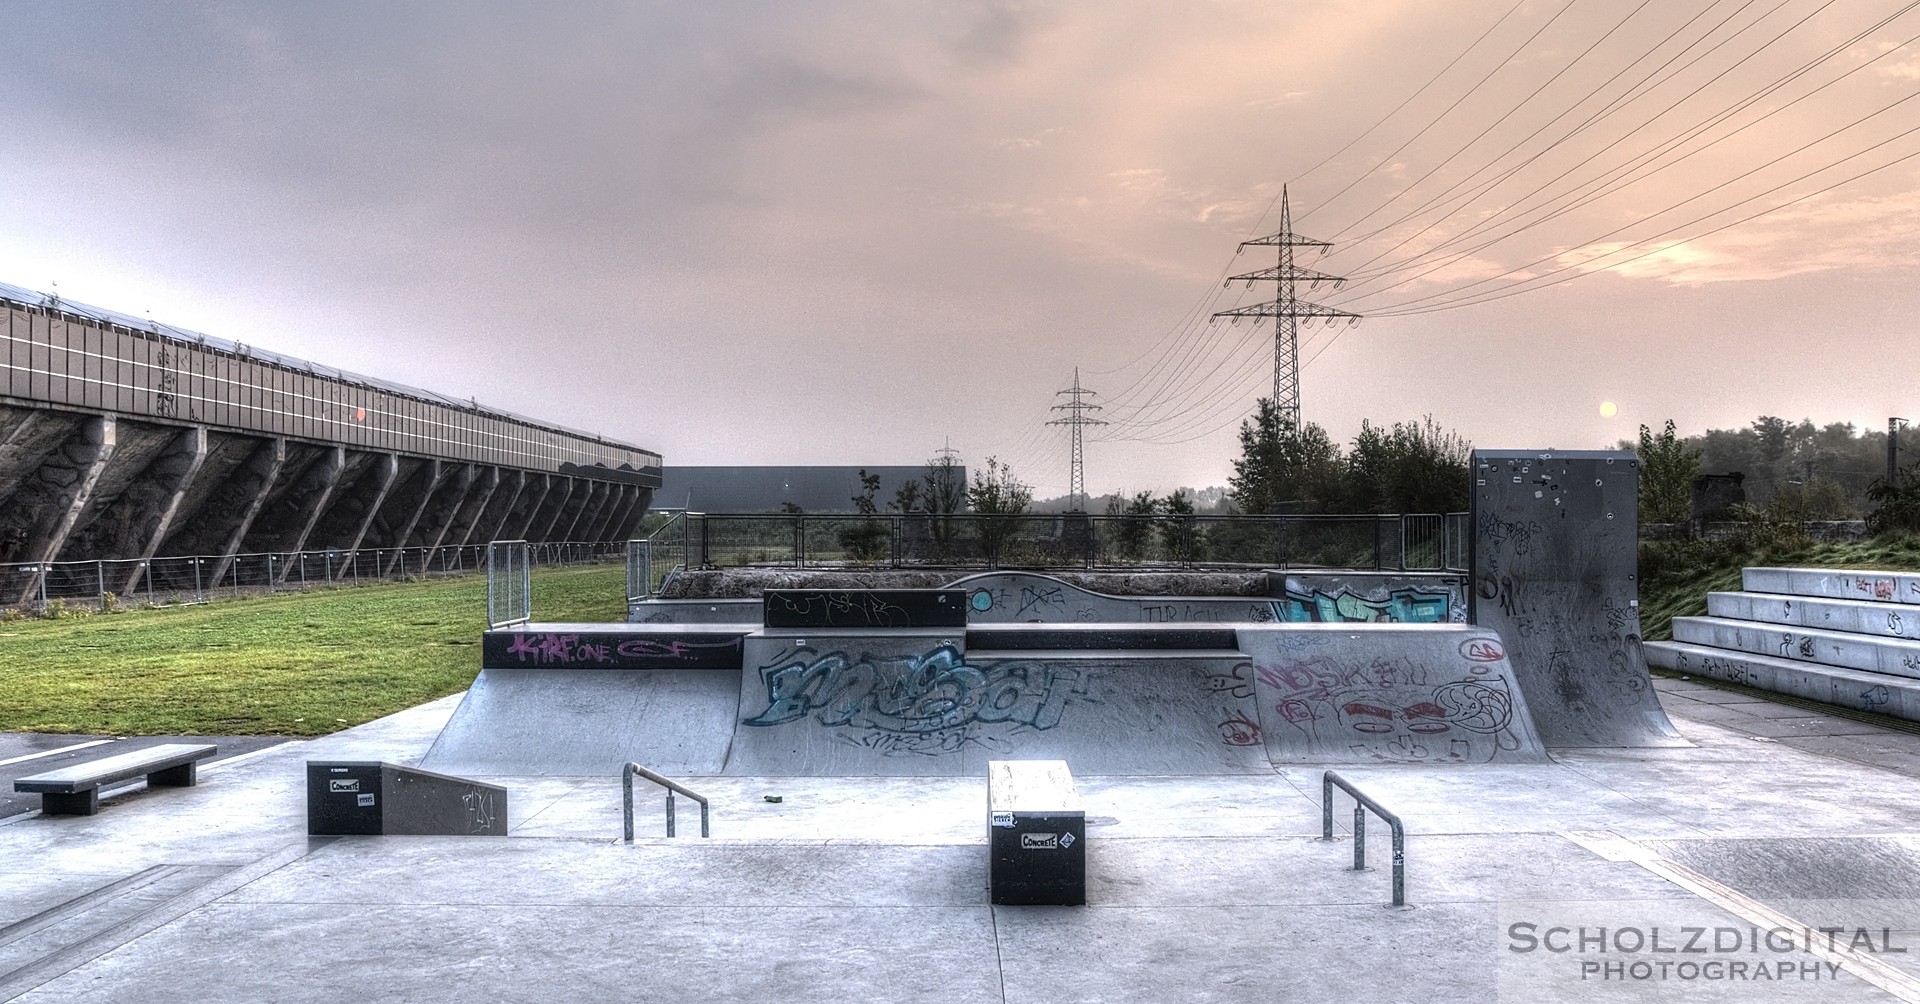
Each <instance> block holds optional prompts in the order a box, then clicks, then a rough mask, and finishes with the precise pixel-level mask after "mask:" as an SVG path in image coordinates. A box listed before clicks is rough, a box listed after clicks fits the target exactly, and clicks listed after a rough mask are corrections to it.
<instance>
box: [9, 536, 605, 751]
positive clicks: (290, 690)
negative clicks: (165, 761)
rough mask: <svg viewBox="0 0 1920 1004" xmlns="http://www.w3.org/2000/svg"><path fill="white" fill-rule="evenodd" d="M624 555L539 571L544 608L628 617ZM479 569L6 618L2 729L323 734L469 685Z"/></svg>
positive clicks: (481, 621)
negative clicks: (608, 561) (420, 578)
mask: <svg viewBox="0 0 1920 1004" xmlns="http://www.w3.org/2000/svg"><path fill="white" fill-rule="evenodd" d="M623 576H624V569H623V568H622V567H621V566H619V565H596V566H591V567H584V568H557V569H537V570H535V572H534V576H533V612H534V616H535V617H537V618H538V619H540V620H551V621H615V620H622V619H624V618H625V616H626V611H625V604H624V602H623V599H622V597H623V596H624V595H625V593H624V578H623ZM486 597H487V583H486V578H485V577H484V576H479V575H470V576H462V577H460V578H454V579H440V580H431V581H426V582H416V583H396V584H390V585H369V586H359V587H353V588H341V589H329V590H316V591H311V592H304V593H281V594H278V595H273V596H264V597H256V598H250V599H236V600H225V601H220V602H215V603H208V604H202V605H197V606H178V607H162V608H156V609H147V610H129V611H126V612H123V613H116V614H94V615H91V616H80V617H66V618H61V619H58V620H17V621H8V622H5V623H0V732H77V733H95V734H101V735H119V736H126V735H169V734H181V735H291V736H310V735H321V734H324V733H328V732H334V731H337V730H339V729H343V728H346V727H348V726H350V725H358V724H360V723H362V722H367V721H371V720H373V719H375V718H379V717H381V716H383V715H389V714H392V713H394V712H396V711H400V710H402V709H404V708H409V707H412V706H413V705H416V704H419V703H421V702H423V701H430V700H433V699H434V698H436V697H443V696H445V695H447V694H451V693H453V692H455V691H458V690H462V689H464V688H465V687H466V686H467V685H468V684H469V683H471V682H472V681H473V677H474V674H475V673H477V672H478V671H479V669H480V634H481V632H482V631H484V630H486V611H487V600H486Z"/></svg>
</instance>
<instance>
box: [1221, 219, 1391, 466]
mask: <svg viewBox="0 0 1920 1004" xmlns="http://www.w3.org/2000/svg"><path fill="white" fill-rule="evenodd" d="M1250 247H1270V248H1274V249H1275V250H1276V251H1278V252H1279V257H1280V260H1279V262H1278V263H1277V264H1275V265H1274V267H1272V268H1263V269H1261V270H1260V271H1258V272H1248V273H1246V274H1245V275H1236V276H1233V277H1231V278H1229V279H1228V280H1227V283H1226V284H1227V285H1229V286H1231V285H1233V284H1234V283H1236V282H1245V283H1246V284H1247V285H1248V286H1252V285H1253V284H1254V283H1256V282H1271V283H1274V284H1275V288H1274V293H1273V299H1272V300H1271V301H1269V302H1266V303H1256V304H1253V305H1252V306H1248V307H1236V308H1234V309H1233V310H1222V311H1220V312H1218V313H1216V314H1214V315H1213V316H1214V317H1225V318H1229V319H1231V320H1239V319H1240V318H1242V317H1251V318H1253V323H1254V325H1255V326H1256V327H1258V326H1259V324H1260V322H1261V321H1262V320H1263V319H1265V318H1269V317H1271V318H1273V406H1274V407H1275V408H1277V409H1279V411H1280V418H1281V420H1282V421H1285V422H1288V423H1289V424H1291V425H1292V426H1293V427H1294V428H1296V429H1298V428H1300V322H1301V321H1302V320H1304V321H1306V322H1307V323H1309V324H1311V323H1313V319H1314V318H1320V319H1321V320H1324V321H1326V322H1328V323H1332V321H1333V319H1334V318H1336V317H1339V318H1345V319H1346V320H1347V322H1348V323H1349V324H1351V323H1353V322H1355V321H1358V320H1359V319H1360V315H1359V314H1355V313H1352V312H1351V311H1346V310H1338V309H1335V308H1333V307H1323V306H1321V305H1320V304H1317V303H1308V302H1307V301H1305V300H1302V299H1300V297H1299V296H1298V295H1297V294H1296V293H1295V291H1294V285H1295V284H1296V283H1301V282H1304V283H1306V284H1307V288H1309V289H1312V288H1314V287H1317V286H1319V285H1320V284H1321V283H1326V284H1328V285H1330V286H1333V287H1335V288H1338V287H1339V286H1340V284H1341V283H1343V282H1346V281H1347V280H1345V279H1343V278H1341V277H1339V276H1334V275H1327V274H1326V273H1324V272H1315V271H1314V270H1312V269H1310V268H1301V267H1299V266H1298V265H1295V264H1294V257H1295V255H1294V252H1295V249H1298V248H1317V249H1319V251H1320V253H1321V254H1326V253H1327V249H1328V248H1331V247H1333V245H1332V244H1329V243H1327V242H1326V241H1317V240H1314V239H1313V238H1311V237H1302V236H1300V235H1299V234H1296V233H1294V232H1293V209H1292V207H1291V206H1289V205H1288V204H1287V189H1286V187H1285V186H1281V188H1280V231H1279V232H1278V233H1273V234H1268V235H1267V236H1265V237H1260V238H1256V239H1254V240H1250V241H1242V242H1241V244H1240V249H1241V250H1242V251H1244V250H1246V249H1247V248H1250Z"/></svg>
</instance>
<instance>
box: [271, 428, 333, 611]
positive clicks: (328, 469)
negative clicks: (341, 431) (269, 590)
mask: <svg viewBox="0 0 1920 1004" xmlns="http://www.w3.org/2000/svg"><path fill="white" fill-rule="evenodd" d="M315 467H316V468H317V470H315V471H313V472H312V474H311V476H310V480H314V481H318V482H320V485H321V487H320V492H319V494H318V495H316V496H315V497H314V500H313V502H312V503H311V504H310V505H309V506H308V509H307V518H306V519H305V520H302V521H301V523H300V532H299V534H297V535H296V536H295V537H294V538H293V546H292V547H291V548H289V550H290V551H291V552H292V553H293V554H295V555H298V554H299V553H300V552H301V551H304V550H306V549H307V538H308V537H310V536H312V535H313V528H314V526H315V524H317V523H319V522H320V517H321V515H322V514H324V513H325V512H326V511H327V505H328V503H330V502H332V501H333V493H334V492H335V491H336V490H338V489H339V487H340V475H341V474H342V473H343V472H345V471H346V469H347V448H346V447H345V446H338V445H336V446H335V447H334V448H333V450H332V451H331V452H330V453H329V454H328V455H327V456H326V457H324V458H322V459H321V460H320V461H319V463H318V464H316V465H315ZM300 560H301V559H300V558H298V557H296V558H294V559H293V561H300ZM293 561H288V562H282V563H281V565H280V571H279V574H277V575H276V576H275V577H274V583H275V584H276V585H277V584H279V583H282V582H285V581H287V574H288V573H289V572H292V571H293Z"/></svg>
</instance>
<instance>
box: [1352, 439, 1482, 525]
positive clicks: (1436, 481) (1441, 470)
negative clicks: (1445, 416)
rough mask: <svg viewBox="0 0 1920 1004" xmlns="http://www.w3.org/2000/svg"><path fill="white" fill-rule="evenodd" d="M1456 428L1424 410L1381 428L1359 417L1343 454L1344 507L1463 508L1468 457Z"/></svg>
mask: <svg viewBox="0 0 1920 1004" xmlns="http://www.w3.org/2000/svg"><path fill="white" fill-rule="evenodd" d="M1471 451H1472V447H1471V446H1469V445H1468V443H1467V441H1466V440H1465V439H1462V438H1461V437H1460V435H1459V434H1458V433H1455V432H1451V431H1449V430H1446V429H1442V428H1440V427H1439V426H1438V425H1436V424H1434V421H1433V416H1432V415H1428V416H1426V417H1424V418H1423V419H1421V420H1420V421H1419V422H1395V423H1394V424H1393V427H1392V428H1391V429H1383V428H1381V427H1380V426H1377V425H1373V424H1372V423H1370V422H1367V421H1364V420H1363V421H1361V423H1360V434H1359V435H1357V436H1355V437H1354V439H1353V450H1352V452H1350V453H1348V454H1347V464H1346V482H1347V484H1346V487H1347V491H1346V498H1345V500H1344V501H1345V503H1346V507H1347V508H1348V509H1350V510H1351V511H1354V512H1377V513H1400V512H1460V511H1462V510H1464V509H1466V508H1467V456H1468V454H1469V453H1470V452H1471Z"/></svg>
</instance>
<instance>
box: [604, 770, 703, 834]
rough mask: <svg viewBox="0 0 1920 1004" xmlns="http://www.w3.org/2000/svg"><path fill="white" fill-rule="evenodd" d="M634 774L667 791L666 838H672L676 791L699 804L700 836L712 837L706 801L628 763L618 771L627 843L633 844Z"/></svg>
mask: <svg viewBox="0 0 1920 1004" xmlns="http://www.w3.org/2000/svg"><path fill="white" fill-rule="evenodd" d="M635 774H638V775H640V776H641V777H644V778H646V779H647V780H649V781H652V782H653V783H654V784H657V785H659V786H660V787H662V788H665V789H667V836H669V837H671V836H673V793H674V792H676V791H677V792H679V793H680V794H682V795H685V796H687V797H688V798H691V799H693V800H694V801H696V802H699V803H700V835H701V836H703V837H710V836H712V835H713V834H712V833H711V832H709V830H708V827H707V824H708V821H709V820H708V813H707V800H706V798H705V797H704V796H701V795H699V794H696V793H695V792H694V791H693V789H691V788H688V787H687V786H686V785H683V784H681V783H680V782H678V781H674V780H671V779H669V778H664V777H661V776H660V775H658V774H655V773H654V772H653V771H650V770H648V769H646V768H645V767H642V766H640V765H639V764H637V763H632V762H629V763H628V764H627V765H626V766H625V767H622V768H621V769H620V787H621V789H622V796H623V799H624V806H625V809H624V815H623V821H624V823H625V825H626V842H627V843H633V776H634V775H635Z"/></svg>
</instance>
